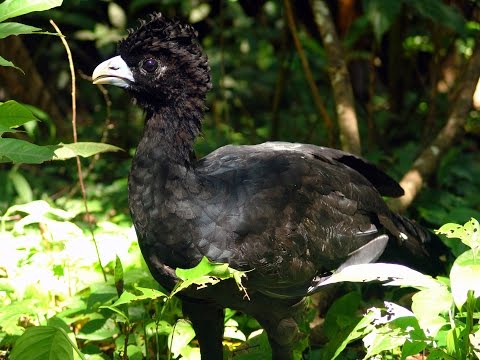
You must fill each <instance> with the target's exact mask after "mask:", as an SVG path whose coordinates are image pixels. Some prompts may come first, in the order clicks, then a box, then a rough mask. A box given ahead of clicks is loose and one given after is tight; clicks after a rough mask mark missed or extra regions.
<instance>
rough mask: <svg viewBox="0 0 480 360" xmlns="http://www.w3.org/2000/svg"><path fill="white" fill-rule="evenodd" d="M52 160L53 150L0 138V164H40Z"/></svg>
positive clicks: (25, 142)
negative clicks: (8, 162)
mask: <svg viewBox="0 0 480 360" xmlns="http://www.w3.org/2000/svg"><path fill="white" fill-rule="evenodd" d="M52 158H53V150H52V149H50V148H48V147H45V146H39V145H35V144H32V143H29V142H28V141H24V140H18V139H10V138H8V139H4V138H0V162H2V161H3V162H6V161H12V162H14V163H20V164H22V163H23V164H41V163H42V162H44V161H47V160H51V159H52Z"/></svg>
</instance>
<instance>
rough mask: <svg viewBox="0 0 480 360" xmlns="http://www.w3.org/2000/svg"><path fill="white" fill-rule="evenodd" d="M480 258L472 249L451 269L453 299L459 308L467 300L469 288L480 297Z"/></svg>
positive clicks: (456, 261)
mask: <svg viewBox="0 0 480 360" xmlns="http://www.w3.org/2000/svg"><path fill="white" fill-rule="evenodd" d="M479 279H480V259H479V258H478V256H475V254H474V253H473V251H472V250H468V251H466V252H464V253H463V254H462V255H460V256H459V257H458V258H457V259H456V260H455V262H454V263H453V266H452V270H451V271H450V283H451V288H452V295H453V300H454V301H455V305H457V307H458V308H461V307H462V306H463V304H465V302H466V301H467V294H468V291H469V290H472V291H473V292H474V296H475V297H476V298H478V297H480V280H479Z"/></svg>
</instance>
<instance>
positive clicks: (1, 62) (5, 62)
mask: <svg viewBox="0 0 480 360" xmlns="http://www.w3.org/2000/svg"><path fill="white" fill-rule="evenodd" d="M0 66H7V67H13V68H15V69H17V70H18V71H20V72H21V73H22V74H24V75H25V73H24V72H23V70H22V69H20V68H19V67H17V66H15V64H14V63H12V62H11V61H8V60H7V59H5V58H3V57H1V56H0Z"/></svg>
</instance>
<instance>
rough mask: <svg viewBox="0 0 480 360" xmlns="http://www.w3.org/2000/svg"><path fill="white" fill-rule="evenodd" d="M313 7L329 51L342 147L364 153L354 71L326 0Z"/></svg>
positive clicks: (314, 4)
mask: <svg viewBox="0 0 480 360" xmlns="http://www.w3.org/2000/svg"><path fill="white" fill-rule="evenodd" d="M312 9H313V15H314V17H315V23H316V24H317V28H318V30H319V31H320V35H321V36H322V41H323V47H324V48H325V52H326V54H327V60H328V68H327V69H328V75H329V76H330V82H331V84H332V89H333V97H334V99H335V103H336V109H337V117H338V127H339V130H340V142H341V144H342V149H343V150H345V151H347V152H350V153H352V154H356V155H360V154H361V146H360V134H359V132H358V122H357V115H356V113H355V99H354V98H353V90H352V84H351V82H350V75H349V74H348V69H347V64H346V63H345V55H344V54H343V49H342V46H341V44H340V40H339V39H338V35H337V31H336V30H335V25H334V23H333V20H332V17H331V15H330V10H329V9H328V6H327V4H326V3H325V1H324V0H313V1H312Z"/></svg>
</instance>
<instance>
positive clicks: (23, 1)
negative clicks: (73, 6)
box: [0, 0, 63, 22]
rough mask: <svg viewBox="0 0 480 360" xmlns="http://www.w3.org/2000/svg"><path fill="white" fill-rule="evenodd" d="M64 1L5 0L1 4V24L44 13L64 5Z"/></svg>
mask: <svg viewBox="0 0 480 360" xmlns="http://www.w3.org/2000/svg"><path fill="white" fill-rule="evenodd" d="M62 2H63V0H5V1H4V2H3V3H1V4H0V22H2V21H4V20H6V19H9V18H12V17H16V16H20V15H24V14H28V13H31V12H34V11H44V10H48V9H51V8H54V7H57V6H60V5H62Z"/></svg>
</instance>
